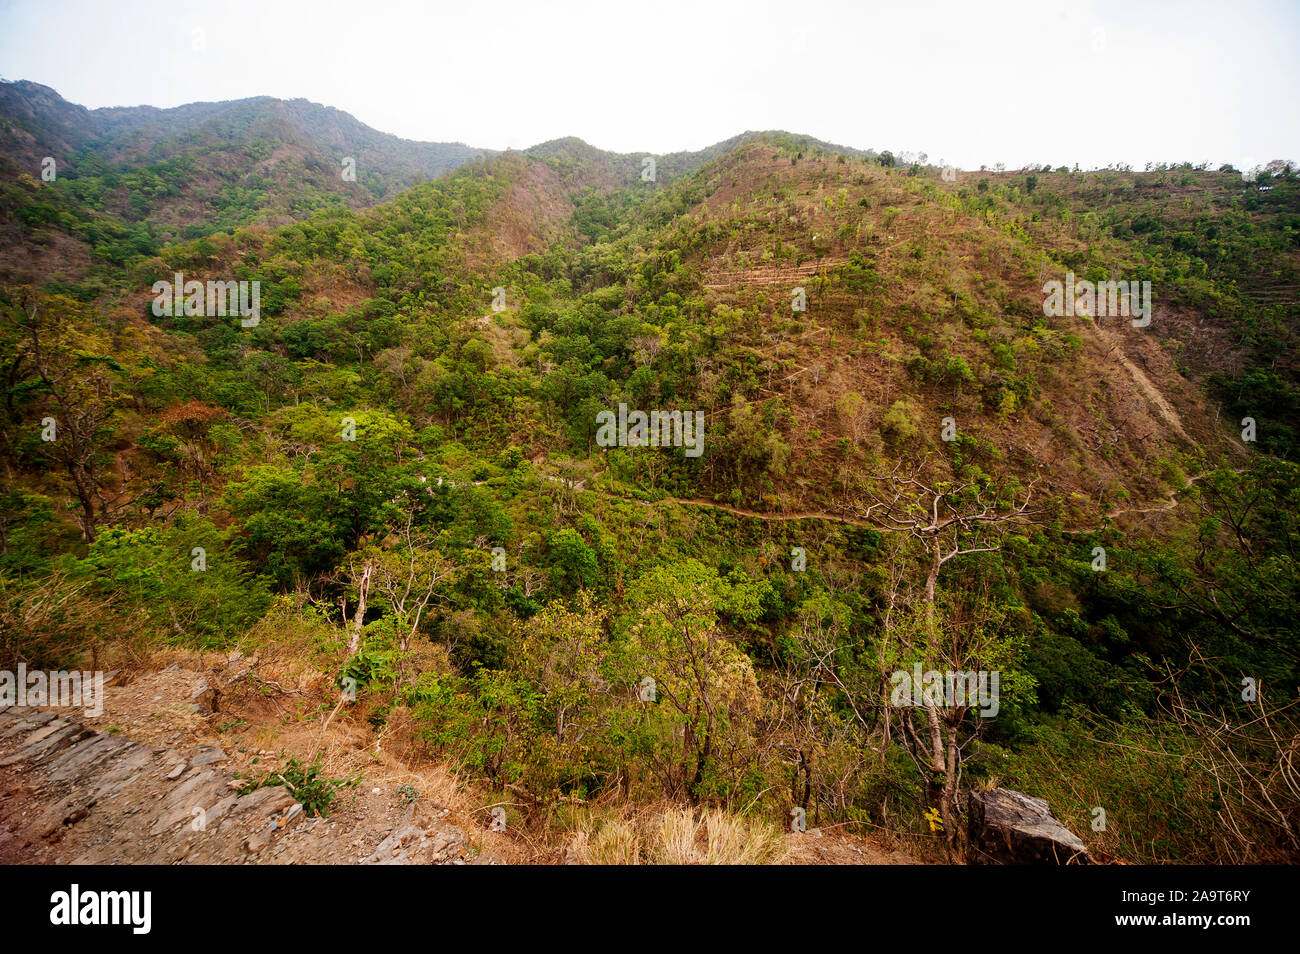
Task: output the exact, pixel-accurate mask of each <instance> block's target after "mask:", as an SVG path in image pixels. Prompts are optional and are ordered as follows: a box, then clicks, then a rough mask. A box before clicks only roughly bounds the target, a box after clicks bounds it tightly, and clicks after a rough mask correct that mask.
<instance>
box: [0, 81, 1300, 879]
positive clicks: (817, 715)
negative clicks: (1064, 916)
mask: <svg viewBox="0 0 1300 954" xmlns="http://www.w3.org/2000/svg"><path fill="white" fill-rule="evenodd" d="M77 110H80V107H73V106H71V105H70V104H67V103H65V102H63V101H62V100H61V99H59V98H58V97H57V94H53V92H52V91H49V90H44V88H43V87H36V86H35V84H5V85H4V86H3V87H0V152H3V156H0V166H2V167H3V168H4V170H5V175H4V177H3V181H4V183H5V184H4V185H3V186H0V230H3V233H4V245H5V249H4V251H3V252H2V253H0V274H2V275H3V282H4V289H3V298H2V299H0V373H2V387H3V394H4V408H3V414H2V415H0V457H2V459H3V468H2V469H0V474H2V478H0V479H2V480H3V483H2V485H0V665H3V666H13V665H16V664H17V663H18V662H24V663H26V664H27V665H28V666H31V667H38V666H39V667H47V668H59V667H69V666H74V665H82V666H87V667H89V666H90V665H91V660H92V659H93V660H94V662H95V664H96V665H98V666H100V667H101V668H106V667H110V666H111V668H113V669H119V668H126V667H130V666H137V667H139V666H147V665H148V664H149V660H150V659H151V658H155V657H156V656H158V654H167V653H176V652H185V653H189V654H191V656H192V657H193V658H194V659H198V660H201V661H207V663H209V664H210V663H211V661H212V660H214V659H225V658H227V657H228V656H229V655H230V654H231V653H232V652H233V651H235V650H236V649H238V650H239V651H240V652H241V653H243V654H245V655H247V656H253V655H258V656H260V657H263V658H266V659H272V658H274V659H279V660H281V663H282V666H283V669H282V675H281V678H279V679H277V680H276V681H275V683H274V684H266V683H264V684H263V686H262V688H261V689H259V691H260V692H263V693H264V694H266V695H268V696H274V697H277V698H278V699H279V703H278V704H279V705H280V706H281V710H280V711H283V712H286V713H288V715H287V716H286V717H285V718H286V719H288V720H296V722H297V723H303V724H310V725H311V727H312V731H313V732H316V731H318V730H319V732H320V733H322V734H323V733H325V732H326V731H337V727H338V726H341V725H346V726H347V727H349V729H351V730H352V731H354V733H355V735H354V736H353V738H355V739H357V740H359V741H357V742H356V745H357V746H358V747H359V748H364V747H366V746H370V745H376V746H377V745H378V741H377V740H383V741H384V744H385V745H386V746H388V748H389V749H390V750H393V749H395V748H400V750H401V751H402V753H403V757H404V758H405V759H407V760H408V761H409V762H410V763H411V764H415V765H418V764H431V763H438V764H442V765H446V766H448V767H450V768H452V769H454V770H455V771H457V772H459V773H461V776H462V777H463V778H464V779H466V780H467V783H469V784H473V785H477V786H481V787H482V790H483V791H485V792H488V793H500V794H501V795H502V797H503V798H506V799H508V801H509V802H510V805H511V808H510V825H511V827H512V829H514V828H516V827H517V828H519V829H520V830H522V831H527V832H529V833H530V834H529V837H530V838H534V839H540V840H543V841H545V840H554V841H561V842H563V841H567V840H568V839H570V838H573V837H577V836H580V837H581V839H582V840H583V843H584V844H586V845H588V846H589V847H588V849H586V850H588V851H589V852H590V853H591V854H592V855H593V856H595V857H597V858H603V857H616V858H617V857H621V856H620V855H619V851H620V850H624V849H620V847H619V846H620V845H621V844H623V842H624V841H625V840H626V838H629V837H631V836H630V835H629V834H628V832H629V830H630V829H629V828H628V824H629V823H628V822H627V821H626V819H627V818H628V817H630V815H634V814H635V813H636V811H638V810H640V808H641V807H644V806H652V805H653V806H657V807H658V808H659V809H662V807H663V806H664V805H665V804H667V805H699V806H703V807H706V808H709V809H714V808H716V809H722V810H725V811H726V812H727V813H729V815H730V816H732V817H736V818H742V819H744V820H745V824H747V825H750V826H751V827H750V829H749V832H750V837H752V838H758V837H759V836H758V835H757V834H755V833H756V832H759V831H760V830H766V828H765V826H766V827H767V828H770V827H772V826H778V825H783V824H784V825H787V826H788V819H789V818H790V817H791V810H792V809H803V810H804V812H805V813H806V816H807V820H808V824H809V826H810V827H811V826H813V825H814V824H815V825H821V826H843V827H844V828H845V829H846V830H848V831H852V832H858V833H864V834H865V833H876V834H878V835H882V836H886V835H887V837H889V838H891V839H895V840H896V842H897V843H898V844H902V845H905V846H906V847H907V849H908V850H909V851H910V852H912V853H913V854H915V855H916V856H918V857H924V858H934V859H945V858H946V859H952V858H956V857H960V856H961V855H962V852H963V851H964V848H965V846H964V844H963V837H962V836H963V831H964V827H965V821H964V812H965V808H964V805H965V797H966V795H967V794H968V793H969V791H971V790H972V789H980V788H988V787H992V786H997V785H1005V786H1007V787H1010V788H1014V789H1016V790H1018V791H1021V792H1025V793H1028V794H1030V795H1034V796H1039V797H1043V798H1045V799H1047V801H1048V802H1049V803H1050V805H1051V806H1052V809H1053V811H1054V812H1055V813H1056V815H1057V816H1058V817H1059V818H1060V819H1061V820H1062V821H1063V822H1064V823H1065V824H1066V825H1067V826H1068V827H1069V828H1070V829H1071V830H1073V831H1075V832H1077V833H1079V834H1080V836H1081V837H1082V838H1083V840H1084V841H1085V842H1086V843H1087V845H1088V847H1089V849H1090V851H1092V852H1093V854H1094V855H1095V856H1096V857H1098V858H1102V859H1105V858H1119V859H1123V860H1127V861H1154V862H1179V861H1181V862H1192V861H1199V862H1244V861H1284V860H1290V861H1294V860H1296V858H1297V855H1300V776H1298V775H1297V769H1296V758H1297V755H1298V754H1300V750H1298V749H1297V746H1298V745H1300V743H1298V742H1297V739H1298V738H1300V720H1297V713H1296V706H1297V695H1296V693H1297V689H1296V687H1297V685H1298V680H1300V640H1298V639H1297V627H1296V623H1295V620H1296V619H1297V618H1298V617H1300V563H1298V562H1297V561H1300V467H1298V465H1297V461H1298V460H1300V399H1298V396H1297V395H1298V391H1297V388H1298V387H1300V381H1298V380H1297V375H1298V374H1300V367H1298V366H1297V348H1296V334H1297V331H1296V328H1297V318H1298V317H1300V315H1298V313H1297V312H1298V308H1300V306H1298V301H1300V297H1298V295H1297V289H1298V288H1300V274H1298V270H1300V176H1297V172H1296V167H1295V166H1294V165H1287V164H1285V163H1281V164H1276V165H1274V166H1273V167H1271V171H1269V170H1265V171H1260V172H1258V174H1256V175H1253V176H1249V177H1243V175H1242V174H1241V173H1240V172H1239V171H1237V170H1233V169H1230V168H1221V169H1217V170H1215V169H1206V168H1194V167H1192V166H1191V165H1190V164H1189V165H1186V166H1178V167H1161V168H1155V169H1150V170H1144V171H1136V172H1135V171H1130V170H1127V169H1107V170H1095V171H1079V170H1074V171H1071V170H1068V169H1064V168H1062V169H1056V170H1052V169H1050V168H1046V167H1043V168H1036V167H1035V168H1030V169H1026V170H1021V171H1017V172H1007V171H960V172H956V171H949V170H943V169H940V168H938V167H934V166H930V165H925V164H923V162H922V161H920V159H919V157H917V158H918V161H916V162H910V163H908V162H904V161H902V160H900V159H896V158H895V156H894V155H893V154H892V153H890V152H888V151H884V150H881V151H879V152H877V151H875V150H856V149H849V148H846V147H839V146H834V145H832V144H829V143H824V142H820V141H817V140H813V139H811V138H809V137H804V136H796V135H791V134H788V133H776V132H768V133H747V134H744V135H742V136H738V137H735V138H734V139H730V140H727V141H725V142H723V143H720V144H719V145H718V146H715V147H711V148H710V149H707V150H704V151H702V152H699V153H682V154H676V155H672V156H660V157H648V156H641V155H618V154H613V153H607V152H603V151H601V150H598V149H595V148H592V147H590V146H588V145H587V144H585V143H582V142H581V141H579V140H574V139H560V140H555V141H554V142H550V143H546V144H543V145H540V146H537V147H534V148H532V149H529V150H526V151H523V152H509V153H504V154H498V155H487V154H486V151H484V150H472V149H469V148H468V147H462V146H436V147H435V146H432V145H427V144H414V143H405V142H404V141H401V140H396V139H395V138H393V137H386V136H382V135H381V134H378V133H374V132H373V131H372V130H368V129H366V127H362V126H361V125H360V124H359V123H356V122H355V120H352V119H351V117H347V116H346V114H340V113H338V112H337V111H332V110H325V109H324V108H322V107H317V106H314V105H311V104H305V103H302V102H299V101H294V102H290V103H285V102H282V101H276V100H270V99H265V100H263V99H258V100H246V101H242V102H239V103H233V104H196V105H194V106H188V107H182V108H181V109H179V110H168V111H158V110H149V109H144V108H141V109H138V110H96V111H90V112H87V111H85V110H81V111H80V112H77ZM349 149H352V151H351V152H349V151H348V150H349ZM46 155H54V156H55V158H56V162H57V169H58V174H57V178H56V179H54V180H53V181H46V180H44V179H42V177H41V174H40V173H41V160H42V158H43V157H44V156H46ZM347 155H355V156H358V157H359V158H358V162H357V177H356V181H355V182H352V181H347V180H344V179H343V178H341V176H340V171H339V156H347ZM647 158H649V159H653V160H654V162H653V163H651V164H650V165H649V166H647V163H646V161H645V160H646V159H647ZM453 167H454V168H453ZM648 168H652V169H653V174H651V175H647V174H646V170H647V169H648ZM177 273H180V274H181V275H182V276H183V280H184V281H188V280H198V281H200V282H205V283H206V282H214V281H220V282H249V283H251V282H258V283H259V286H258V287H259V288H260V311H259V313H258V314H257V315H256V316H255V319H256V320H253V321H251V323H250V321H248V320H245V321H241V320H240V317H235V316H232V315H225V314H224V313H223V314H221V315H217V316H213V315H211V314H208V313H205V312H204V310H203V309H202V308H199V309H197V313H193V312H191V313H189V314H186V313H185V312H186V309H184V308H178V309H175V310H174V311H173V313H161V314H160V313H159V312H160V309H159V308H158V307H156V300H157V297H158V291H157V290H156V288H155V283H158V282H163V283H170V282H172V281H173V278H174V276H175V275H176V274H177ZM1067 273H1069V274H1072V275H1074V276H1075V277H1077V278H1078V279H1080V280H1085V281H1088V282H1094V283H1104V282H1108V281H1125V282H1128V281H1135V282H1138V283H1141V282H1149V283H1150V289H1151V303H1152V311H1151V315H1150V320H1149V323H1147V324H1145V325H1141V323H1140V322H1138V321H1130V320H1129V318H1128V317H1114V316H1110V315H1105V314H1102V313H1100V309H1092V310H1089V309H1088V308H1082V309H1080V310H1078V311H1072V312H1071V313H1070V314H1068V315H1047V314H1045V307H1044V301H1045V294H1044V285H1045V283H1047V282H1050V281H1052V280H1059V281H1064V280H1065V279H1066V276H1067ZM186 294H188V292H187V293H186ZM621 405H626V408H624V412H623V416H624V418H625V419H626V417H627V410H628V409H631V410H632V411H635V410H638V409H639V410H642V411H645V412H650V411H652V410H657V411H662V412H665V413H668V412H683V413H684V412H697V413H698V414H700V415H702V420H703V424H702V431H700V432H698V433H697V435H696V436H698V437H699V438H700V453H699V454H698V456H697V455H695V454H693V453H688V451H689V450H690V449H691V448H690V447H689V446H688V445H689V434H688V435H687V436H686V439H685V440H683V439H681V438H682V432H681V429H680V427H679V428H678V432H677V439H675V440H674V441H668V440H665V441H663V444H664V445H668V444H675V445H676V446H647V445H648V444H649V443H650V442H649V441H643V442H642V444H641V446H637V443H638V442H637V440H636V437H635V434H634V432H633V431H631V430H629V431H627V433H626V434H624V435H623V437H626V438H627V439H620V440H619V441H617V442H615V446H610V441H609V440H606V436H607V435H604V434H602V430H601V428H602V421H604V420H608V418H602V414H605V413H607V412H613V414H614V415H618V414H619V412H620V406H621ZM1244 418H1249V419H1250V421H1251V423H1250V426H1249V427H1248V426H1247V425H1246V424H1245V423H1244V421H1243V419H1244ZM688 420H690V419H688ZM695 420H698V418H697V419H695ZM663 433H664V434H665V435H667V434H669V433H670V429H666V430H665V431H664V432H663ZM656 436H658V435H656ZM654 443H655V444H656V445H658V444H659V443H660V442H659V441H657V440H656V441H655V442H654ZM159 658H161V657H159ZM168 658H170V657H168ZM914 665H920V666H921V667H922V669H925V670H932V669H937V670H950V671H951V670H957V671H981V672H990V671H992V672H996V673H998V674H999V677H1000V697H999V698H998V701H997V705H996V707H995V709H996V711H995V712H994V713H992V714H990V713H989V712H987V711H985V712H983V713H982V712H981V710H980V708H979V707H977V706H975V705H963V706H955V707H946V708H943V707H936V706H933V705H910V704H906V703H902V704H900V702H899V699H898V697H897V693H896V686H897V681H896V680H895V679H894V676H895V674H897V673H899V672H911V671H913V667H914ZM289 675H292V677H293V680H294V682H293V685H292V690H293V691H292V692H287V690H286V687H287V686H289V682H288V679H289ZM277 686H278V689H277ZM353 689H355V698H354V697H353V695H352V692H351V691H352V690H353ZM281 690H286V691H285V693H284V694H282V695H277V693H280V691H281ZM341 694H342V700H340V696H341ZM216 718H217V721H218V722H222V724H223V726H224V728H222V730H221V731H222V732H223V733H224V734H225V735H226V737H228V739H229V741H230V743H231V744H232V745H245V744H246V745H249V746H254V743H253V741H252V739H253V737H254V735H255V733H254V730H253V728H251V727H249V726H248V723H247V722H246V721H245V722H244V725H240V724H239V722H241V721H244V720H243V719H235V718H233V717H232V718H229V719H226V720H224V721H223V720H222V719H221V718H220V717H216ZM331 720H333V721H332V723H331ZM286 724H287V723H286ZM318 724H319V729H318ZM331 726H333V728H331ZM258 738H259V739H261V736H258ZM257 746H261V747H269V746H267V745H266V744H265V741H264V740H263V741H259V742H257ZM254 747H255V746H254ZM485 797H486V796H485ZM1098 809H1101V810H1102V811H1101V814H1100V815H1099V814H1098ZM1099 818H1100V819H1102V822H1101V824H1100V825H1099V824H1098V819H1099ZM759 853H760V854H761V852H759Z"/></svg>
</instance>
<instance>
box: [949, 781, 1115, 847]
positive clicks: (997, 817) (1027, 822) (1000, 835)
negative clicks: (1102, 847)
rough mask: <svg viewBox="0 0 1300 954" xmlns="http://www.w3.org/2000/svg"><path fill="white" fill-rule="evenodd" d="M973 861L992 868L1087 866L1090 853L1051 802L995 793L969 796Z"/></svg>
mask: <svg viewBox="0 0 1300 954" xmlns="http://www.w3.org/2000/svg"><path fill="white" fill-rule="evenodd" d="M969 816H970V827H969V831H970V846H969V850H970V861H971V863H972V864H992V865H1084V864H1088V863H1089V858H1088V848H1087V846H1086V845H1084V843H1083V842H1082V841H1081V840H1080V839H1079V836H1078V835H1076V834H1074V832H1072V831H1070V829H1068V828H1066V827H1065V826H1064V825H1062V824H1061V823H1060V822H1059V821H1057V820H1056V819H1055V818H1054V817H1052V812H1051V809H1049V808H1048V806H1047V802H1045V801H1043V799H1041V798H1034V797H1033V796H1030V795H1025V794H1023V793H1021V792H1013V791H1011V790H1010V789H1006V788H995V789H991V790H989V791H986V792H971V794H970V812H969Z"/></svg>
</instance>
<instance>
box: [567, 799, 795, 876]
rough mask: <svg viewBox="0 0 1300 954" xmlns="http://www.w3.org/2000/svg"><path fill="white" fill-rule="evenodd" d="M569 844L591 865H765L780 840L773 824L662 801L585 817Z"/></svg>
mask: <svg viewBox="0 0 1300 954" xmlns="http://www.w3.org/2000/svg"><path fill="white" fill-rule="evenodd" d="M569 850H570V852H571V853H572V854H573V855H574V856H575V857H576V858H577V860H579V861H581V862H582V863H583V864H591V865H636V864H655V865H768V864H778V863H780V860H781V858H782V857H783V855H784V854H785V841H784V838H783V837H782V834H781V832H779V831H778V830H777V829H776V828H775V827H774V826H772V825H770V824H768V823H766V822H763V821H760V820H756V819H746V818H742V817H740V816H738V815H733V814H731V813H729V812H727V811H725V810H723V809H718V808H715V809H710V810H708V811H704V812H701V813H697V812H696V810H695V809H692V808H690V807H677V806H666V807H661V808H658V809H653V808H651V809H643V810H642V811H641V812H639V813H638V814H629V813H628V810H627V809H626V808H625V809H624V810H623V811H621V812H618V813H610V814H607V815H605V816H603V817H599V816H597V817H590V818H588V819H587V820H585V822H584V823H583V824H582V825H581V827H580V828H579V830H578V831H577V832H576V834H575V835H574V836H573V838H572V840H571V842H570V844H569Z"/></svg>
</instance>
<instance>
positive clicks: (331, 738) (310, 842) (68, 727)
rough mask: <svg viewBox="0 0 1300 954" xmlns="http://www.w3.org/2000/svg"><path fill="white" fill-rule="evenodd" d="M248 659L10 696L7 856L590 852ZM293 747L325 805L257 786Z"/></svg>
mask: <svg viewBox="0 0 1300 954" xmlns="http://www.w3.org/2000/svg"><path fill="white" fill-rule="evenodd" d="M246 667H247V663H246V662H242V663H241V660H239V659H232V660H230V661H229V663H228V664H226V665H223V666H218V667H216V669H215V670H214V669H213V668H211V667H208V668H202V670H201V671H200V667H194V668H190V667H188V666H182V665H171V666H168V667H166V668H163V669H159V670H156V671H152V672H140V673H133V674H131V675H129V676H120V677H110V680H109V685H107V686H106V687H105V698H104V704H103V706H102V712H101V713H100V714H98V715H92V714H90V713H88V712H86V711H84V710H81V709H67V708H62V709H50V708H30V707H17V708H8V709H0V863H2V864H495V863H542V864H548V863H549V864H557V863H558V864H564V863H570V864H572V863H580V860H581V859H580V855H579V853H577V852H575V851H574V850H572V847H571V845H569V844H566V840H567V839H566V837H565V836H564V835H563V833H562V832H556V833H553V834H554V835H556V836H557V837H547V836H546V834H545V833H544V832H542V833H539V832H536V831H526V830H523V829H518V830H511V831H508V832H497V831H492V830H491V829H490V822H491V814H490V812H489V811H487V810H485V809H484V808H483V807H482V805H481V804H480V803H482V802H483V801H484V799H483V797H482V793H475V792H473V791H472V789H471V788H470V787H468V786H466V785H464V784H463V783H462V782H461V780H459V779H457V778H455V777H454V776H453V775H451V774H449V773H448V772H447V771H446V770H445V769H443V768H442V767H441V766H436V765H435V766H427V765H426V766H420V767H412V765H410V764H408V763H407V762H405V761H403V760H402V759H399V758H397V757H396V756H395V755H394V754H393V753H391V752H388V751H385V745H386V740H385V738H384V736H383V735H382V733H380V734H376V733H374V732H372V731H371V730H370V729H369V727H366V726H364V725H362V726H358V725H354V724H351V723H350V722H348V721H347V720H346V719H344V718H339V719H337V720H335V719H333V718H332V713H331V712H330V711H329V710H328V707H327V706H322V704H321V703H320V700H318V699H316V698H312V697H308V696H307V695H306V694H304V693H300V692H299V691H298V690H296V689H295V688H294V687H293V686H292V685H289V686H284V685H280V684H278V683H274V682H272V683H270V684H268V686H267V687H266V692H265V693H258V694H254V695H252V696H250V695H248V694H247V693H245V694H244V695H243V696H240V695H239V694H237V693H235V692H234V691H232V690H231V686H232V685H233V684H235V683H238V684H239V685H240V686H246V685H247V681H248V680H247V673H246V672H245V671H244V670H245V668H246ZM232 671H233V672H234V673H235V676H236V677H237V678H232V677H231V672H232ZM289 755H297V757H299V759H300V761H301V762H303V763H304V764H305V763H307V762H309V761H313V760H315V759H317V758H320V759H321V760H322V761H323V766H324V769H323V771H322V775H324V776H325V777H328V778H331V779H346V780H347V782H348V784H347V785H345V786H341V787H339V788H338V789H337V792H338V794H337V796H336V798H335V800H334V802H333V803H332V804H331V805H330V807H329V813H328V815H327V816H324V817H320V816H317V817H312V816H311V813H310V812H309V811H307V810H305V809H304V807H303V805H302V804H300V802H299V801H298V799H296V798H295V796H294V793H293V792H292V791H291V790H290V787H289V785H290V784H292V783H289V782H288V781H287V780H286V784H273V785H268V786H265V787H261V788H257V789H255V790H252V791H248V786H249V781H250V780H253V779H265V778H266V777H267V776H268V773H270V774H271V775H272V776H273V778H274V776H275V774H276V773H278V772H282V770H283V767H284V765H285V763H286V757H287V756H289ZM241 789H242V790H244V791H245V792H246V793H245V794H240V791H241ZM539 834H540V835H541V837H539ZM781 863H784V864H914V863H915V862H914V860H913V859H912V858H911V857H910V856H908V855H907V854H906V853H905V852H902V851H899V850H895V849H893V848H891V847H885V846H882V845H880V844H877V843H875V842H873V841H871V840H869V839H866V838H860V837H856V836H851V835H848V834H846V833H843V832H840V831H837V830H834V829H826V830H815V829H814V830H809V831H807V832H800V833H787V835H786V836H785V850H784V852H783V854H782V857H781Z"/></svg>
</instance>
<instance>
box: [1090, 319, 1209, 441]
mask: <svg viewBox="0 0 1300 954" xmlns="http://www.w3.org/2000/svg"><path fill="white" fill-rule="evenodd" d="M1090 324H1091V325H1092V329H1093V331H1094V332H1095V333H1096V335H1097V337H1098V338H1099V339H1100V340H1101V342H1102V344H1104V345H1105V346H1106V352H1107V356H1108V357H1110V356H1113V357H1114V358H1115V359H1116V360H1117V361H1119V363H1120V365H1121V366H1122V367H1123V368H1124V370H1125V371H1127V372H1128V374H1129V377H1131V378H1132V379H1133V384H1134V385H1135V386H1136V387H1137V389H1138V390H1139V391H1140V392H1141V393H1142V396H1143V397H1145V398H1146V399H1147V401H1148V402H1149V403H1150V404H1151V406H1152V407H1154V408H1155V409H1156V412H1157V413H1158V414H1159V415H1160V417H1161V419H1162V420H1163V421H1164V422H1165V423H1166V424H1168V425H1169V427H1170V428H1171V429H1172V430H1173V431H1174V433H1176V434H1177V435H1178V436H1179V437H1181V438H1182V439H1183V440H1185V441H1187V443H1189V444H1195V443H1196V441H1194V440H1192V438H1191V437H1190V436H1188V434H1187V431H1185V430H1184V429H1183V419H1182V418H1181V417H1179V416H1178V411H1177V410H1176V409H1175V408H1174V406H1173V405H1172V404H1170V403H1169V401H1168V399H1167V398H1166V397H1165V396H1164V395H1163V394H1161V393H1160V389H1159V388H1157V387H1156V386H1155V385H1154V384H1152V383H1151V379H1150V378H1148V377H1147V376H1146V372H1144V371H1143V370H1142V369H1141V368H1139V367H1138V366H1137V365H1136V364H1134V363H1133V362H1132V361H1131V360H1129V356H1128V355H1127V354H1126V353H1125V351H1124V347H1123V345H1122V344H1120V342H1119V341H1118V340H1116V338H1115V336H1114V335H1113V334H1112V333H1111V332H1110V331H1108V330H1106V329H1105V328H1103V327H1102V326H1101V324H1100V323H1099V322H1097V321H1096V320H1093V321H1091V322H1090Z"/></svg>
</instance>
